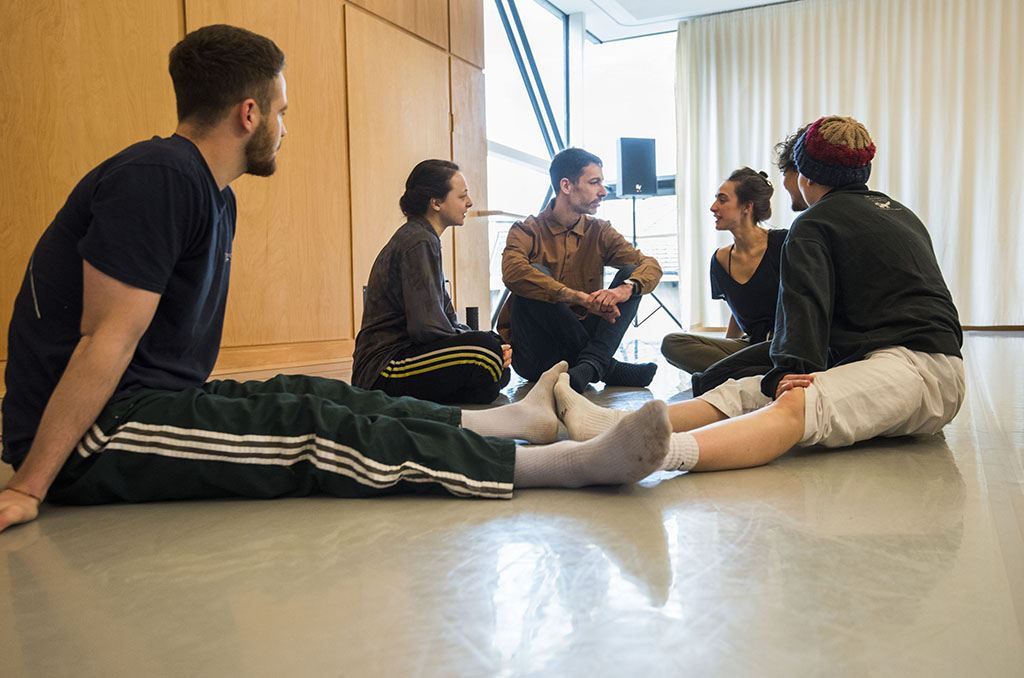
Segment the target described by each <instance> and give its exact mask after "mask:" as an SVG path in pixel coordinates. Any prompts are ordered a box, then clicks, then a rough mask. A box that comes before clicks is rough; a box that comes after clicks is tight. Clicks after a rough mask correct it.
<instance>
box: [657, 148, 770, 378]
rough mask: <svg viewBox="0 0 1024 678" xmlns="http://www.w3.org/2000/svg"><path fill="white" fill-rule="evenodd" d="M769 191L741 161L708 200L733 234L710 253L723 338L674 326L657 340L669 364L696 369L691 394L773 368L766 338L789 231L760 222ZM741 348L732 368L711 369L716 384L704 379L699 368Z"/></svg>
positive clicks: (766, 213)
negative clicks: (725, 321) (723, 312)
mask: <svg viewBox="0 0 1024 678" xmlns="http://www.w3.org/2000/svg"><path fill="white" fill-rule="evenodd" d="M773 192H774V189H773V187H772V185H771V182H769V181H768V176H767V175H766V174H765V173H764V172H755V171H754V170H752V169H750V168H749V167H744V168H743V169H739V170H736V171H735V172H733V173H732V174H731V175H730V176H729V178H728V179H727V180H726V181H725V182H724V183H723V184H722V185H721V187H719V189H718V192H717V193H716V195H715V201H714V203H712V205H711V214H712V215H713V216H714V218H715V229H716V230H719V231H728V232H730V233H731V234H732V237H733V242H732V244H731V245H729V246H727V247H723V248H721V249H719V250H717V251H716V252H715V253H714V255H712V257H711V296H712V298H714V299H724V300H725V302H726V303H727V304H729V309H730V310H731V311H732V315H731V316H730V318H729V327H728V329H727V330H726V333H725V337H724V338H722V337H715V336H705V335H700V334H690V333H684V332H677V333H673V334H670V335H668V336H666V337H665V339H664V340H663V341H662V345H661V352H662V353H663V354H664V356H665V358H666V359H667V360H668V361H669V362H670V363H671V364H672V365H674V366H676V367H678V368H679V369H682V370H685V371H687V372H690V373H691V374H692V375H693V374H696V375H699V376H696V377H695V378H692V381H693V390H694V395H699V394H700V393H703V392H704V391H705V390H707V389H709V388H713V387H714V386H717V385H718V384H720V383H722V382H724V381H725V380H726V379H729V378H739V377H743V376H751V375H754V374H764V372H766V371H767V370H768V369H770V368H771V360H770V358H769V357H768V342H767V340H768V339H770V337H771V332H772V329H773V328H774V326H775V303H776V300H777V297H778V288H779V258H780V255H781V251H782V243H783V242H784V241H785V239H786V234H787V231H785V230H782V229H776V230H768V229H765V228H762V227H761V226H759V224H760V223H762V222H764V221H766V220H767V219H769V218H770V217H771V213H772V210H771V202H770V201H771V197H772V193H773ZM753 347H756V348H753ZM741 351H742V352H743V355H742V356H736V357H735V359H733V360H730V361H729V362H730V369H728V370H721V369H715V370H713V371H714V373H715V375H714V377H715V379H714V381H715V383H714V384H709V383H707V380H706V379H702V376H703V375H701V373H702V372H704V371H705V370H708V368H710V367H711V366H712V365H715V363H717V362H718V361H720V360H723V359H725V358H727V357H729V356H733V355H734V354H736V353H738V352H741Z"/></svg>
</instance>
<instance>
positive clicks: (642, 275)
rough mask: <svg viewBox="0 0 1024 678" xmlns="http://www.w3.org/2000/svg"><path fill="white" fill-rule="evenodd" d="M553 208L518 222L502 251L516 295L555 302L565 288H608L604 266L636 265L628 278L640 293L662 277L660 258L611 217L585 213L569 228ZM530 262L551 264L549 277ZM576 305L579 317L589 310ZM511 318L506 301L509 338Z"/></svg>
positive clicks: (504, 272)
mask: <svg viewBox="0 0 1024 678" xmlns="http://www.w3.org/2000/svg"><path fill="white" fill-rule="evenodd" d="M553 207H554V201H552V202H551V203H550V204H549V205H548V207H547V209H545V210H544V211H543V212H541V213H540V214H538V215H537V216H535V217H527V218H526V220H525V221H517V222H516V223H514V224H513V225H512V228H511V229H510V230H509V232H508V240H507V241H506V243H505V250H504V252H502V254H501V277H502V280H503V281H504V283H505V286H506V287H508V289H509V290H511V292H512V293H513V294H516V295H519V296H522V297H526V298H528V299H538V300H541V301H546V302H548V303H552V304H553V303H556V302H557V301H558V293H559V292H560V291H561V290H562V289H563V288H566V287H569V288H571V289H574V290H579V291H581V292H586V293H588V294H589V293H591V292H595V291H597V290H599V289H601V288H602V287H604V268H605V266H615V267H622V266H636V270H635V271H633V273H632V274H631V275H630V276H629V277H630V279H632V280H635V281H637V283H639V285H640V292H641V294H647V293H648V292H652V291H653V290H654V288H655V287H657V285H658V282H659V281H660V280H661V266H660V265H659V264H658V261H657V260H656V259H654V257H649V256H647V255H645V254H644V253H643V252H641V251H640V250H638V249H636V248H635V247H633V246H632V245H631V244H630V243H629V242H628V241H627V240H626V239H625V238H624V237H622V234H620V233H619V232H618V231H616V230H615V229H614V228H612V225H611V223H610V222H608V221H605V220H603V219H596V218H594V217H591V216H588V215H581V216H580V218H579V220H578V221H577V222H576V223H575V224H573V225H572V227H571V228H567V227H566V226H564V225H562V224H560V223H558V221H557V220H556V219H555V216H554V213H553ZM532 264H540V265H542V266H545V267H547V268H548V269H549V270H550V271H551V276H546V275H544V274H543V273H541V272H540V271H538V270H537V269H535V268H533V266H532ZM574 310H575V311H576V314H577V315H578V316H579V317H580V318H583V317H585V316H586V314H587V312H586V309H584V308H582V307H574ZM509 317H510V308H509V305H508V304H506V305H505V307H504V308H503V309H502V310H501V315H500V317H499V319H498V332H499V333H501V335H502V336H503V337H504V338H505V339H506V340H508V337H509V334H508V329H509Z"/></svg>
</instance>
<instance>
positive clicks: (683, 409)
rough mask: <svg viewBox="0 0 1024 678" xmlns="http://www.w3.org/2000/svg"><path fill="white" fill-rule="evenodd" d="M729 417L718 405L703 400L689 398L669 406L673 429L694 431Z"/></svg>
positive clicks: (675, 430)
mask: <svg viewBox="0 0 1024 678" xmlns="http://www.w3.org/2000/svg"><path fill="white" fill-rule="evenodd" d="M724 419H728V417H726V416H725V415H724V414H722V413H721V412H720V411H719V410H718V408H717V407H715V406H714V405H710V404H708V403H706V402H704V401H703V400H696V399H694V400H687V401H686V402H683V403H675V404H674V405H669V406H668V420H669V422H671V423H672V431H673V432H675V433H678V432H680V431H693V430H694V429H698V428H700V427H702V426H707V425H709V424H714V423H715V422H719V421H722V420H724Z"/></svg>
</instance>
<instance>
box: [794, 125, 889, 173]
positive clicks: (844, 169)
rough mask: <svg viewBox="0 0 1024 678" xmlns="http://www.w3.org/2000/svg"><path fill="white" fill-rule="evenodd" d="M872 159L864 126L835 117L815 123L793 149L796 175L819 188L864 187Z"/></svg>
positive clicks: (871, 151)
mask: <svg viewBox="0 0 1024 678" xmlns="http://www.w3.org/2000/svg"><path fill="white" fill-rule="evenodd" d="M874 157H875V144H874V143H873V142H872V141H871V136H870V135H869V134H868V131H867V129H866V128H865V127H864V125H862V124H860V123H859V122H857V121H856V120H854V119H853V118H843V117H840V116H838V115H832V116H829V117H827V118H819V119H818V120H815V121H814V122H813V123H811V125H810V126H809V127H808V128H807V131H806V132H804V134H803V136H801V137H800V139H799V140H797V142H796V145H795V146H794V147H793V161H794V162H795V163H796V169H797V171H798V172H800V174H802V175H804V176H805V177H807V178H808V179H810V180H811V181H813V182H814V183H816V184H821V185H823V186H845V185H847V184H864V183H867V180H868V177H869V176H870V175H871V159H872V158H874Z"/></svg>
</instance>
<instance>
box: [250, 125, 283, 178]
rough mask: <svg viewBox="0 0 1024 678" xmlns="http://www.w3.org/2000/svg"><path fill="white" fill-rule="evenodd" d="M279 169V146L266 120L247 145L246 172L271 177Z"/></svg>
mask: <svg viewBox="0 0 1024 678" xmlns="http://www.w3.org/2000/svg"><path fill="white" fill-rule="evenodd" d="M276 169H277V148H276V147H275V142H274V137H273V136H272V135H271V134H270V128H269V127H268V126H267V123H266V121H265V120H264V121H263V122H261V123H260V126H259V127H257V128H256V132H255V133H254V134H253V135H252V138H251V139H249V142H248V143H247V144H246V145H245V173H246V174H252V175H253V176H257V177H269V176H270V175H271V174H273V173H274V171H275V170H276Z"/></svg>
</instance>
